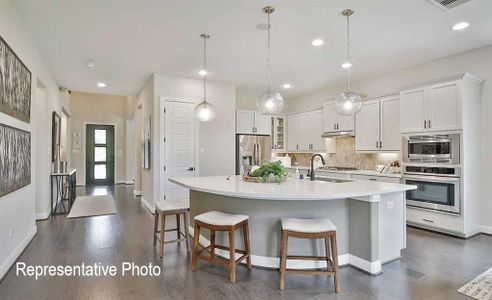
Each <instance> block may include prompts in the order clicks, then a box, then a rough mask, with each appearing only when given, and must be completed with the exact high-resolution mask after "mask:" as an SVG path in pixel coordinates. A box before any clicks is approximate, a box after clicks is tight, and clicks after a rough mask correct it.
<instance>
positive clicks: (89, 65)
mask: <svg viewBox="0 0 492 300" xmlns="http://www.w3.org/2000/svg"><path fill="white" fill-rule="evenodd" d="M85 65H86V66H87V68H91V69H92V68H94V66H95V65H96V64H95V63H94V61H92V60H91V59H89V60H87V61H86V62H85Z"/></svg>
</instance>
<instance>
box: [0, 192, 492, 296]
mask: <svg viewBox="0 0 492 300" xmlns="http://www.w3.org/2000/svg"><path fill="white" fill-rule="evenodd" d="M105 192H108V193H112V194H113V195H114V198H115V202H116V207H117V210H118V214H117V215H111V216H99V217H91V218H80V219H65V216H57V217H56V218H52V219H50V220H47V221H40V222H38V223H37V225H38V234H37V235H36V236H35V238H34V239H33V241H32V242H31V243H30V245H29V246H28V247H27V249H26V250H25V251H24V253H23V254H22V256H21V257H20V258H19V261H22V262H25V263H26V264H30V265H65V264H70V265H78V264H81V263H82V262H85V264H91V263H92V264H94V263H97V262H100V263H101V264H103V265H108V264H115V265H117V266H119V265H120V264H121V262H123V261H129V262H132V261H133V262H135V264H139V265H145V264H147V265H148V263H149V262H151V263H152V264H159V265H161V266H163V269H162V270H163V272H162V274H161V275H160V276H159V277H132V276H125V277H122V276H116V277H98V278H94V277H87V278H81V277H69V278H66V277H65V278H56V277H55V278H50V277H44V278H40V279H38V280H37V281H36V280H34V278H26V277H23V276H19V277H17V276H16V274H15V268H12V269H11V270H10V271H9V273H8V274H7V275H6V276H5V278H4V279H3V280H2V281H1V282H0V299H2V300H3V299H279V298H285V299H469V298H467V297H465V296H463V295H461V294H459V293H458V292H456V290H457V289H458V288H459V287H460V286H462V285H463V284H465V283H467V282H468V281H470V280H472V279H473V278H474V277H475V276H477V275H478V274H480V273H482V272H484V271H485V270H487V269H488V268H490V267H492V237H491V236H487V235H478V236H476V237H473V238H471V239H469V240H463V239H459V238H454V237H450V236H446V235H441V234H437V233H432V232H428V231H423V230H419V229H414V228H409V229H408V245H407V246H408V248H407V249H406V250H405V251H404V252H403V257H402V259H401V260H398V261H394V262H392V263H389V264H387V265H385V266H384V272H383V273H382V274H381V275H380V276H377V277H371V276H369V275H367V274H365V273H362V272H360V271H358V270H356V269H354V268H351V267H344V268H342V269H341V289H342V292H341V293H340V294H335V291H334V287H333V280H332V278H326V277H314V276H313V277H310V276H294V275H291V276H288V277H287V281H286V289H285V290H284V291H280V290H279V289H278V285H279V273H278V272H277V271H275V270H264V269H257V268H254V269H253V270H252V271H251V272H248V271H247V270H246V268H244V267H239V268H238V275H237V283H236V284H230V283H229V280H228V274H229V273H228V271H227V268H225V267H224V268H222V267H214V266H203V264H200V266H201V267H200V268H199V269H198V271H197V272H195V273H192V272H191V271H190V267H189V265H190V256H188V255H187V253H186V251H185V245H184V244H181V245H179V246H178V245H177V244H169V245H166V246H165V254H164V262H162V261H161V260H159V255H158V250H157V248H154V247H153V245H152V229H153V217H152V216H151V215H150V214H149V213H148V211H147V210H146V209H145V208H143V206H141V204H140V201H139V200H138V199H136V198H134V197H133V195H132V187H131V186H124V185H119V186H116V187H114V188H113V187H111V188H105V187H96V188H79V189H78V194H79V195H84V194H98V193H99V194H101V193H105ZM252 247H254V245H252Z"/></svg>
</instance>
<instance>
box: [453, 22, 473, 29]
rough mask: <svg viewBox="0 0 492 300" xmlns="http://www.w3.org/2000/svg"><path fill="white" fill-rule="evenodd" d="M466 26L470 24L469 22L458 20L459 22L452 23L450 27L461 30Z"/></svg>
mask: <svg viewBox="0 0 492 300" xmlns="http://www.w3.org/2000/svg"><path fill="white" fill-rule="evenodd" d="M468 26H470V24H469V23H468V22H459V23H456V24H454V25H453V27H452V28H451V29H453V30H454V31H458V30H463V29H465V28H468Z"/></svg>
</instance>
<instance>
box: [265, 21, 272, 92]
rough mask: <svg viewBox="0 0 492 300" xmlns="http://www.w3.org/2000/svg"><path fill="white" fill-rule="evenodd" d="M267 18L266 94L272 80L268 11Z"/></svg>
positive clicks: (269, 90)
mask: <svg viewBox="0 0 492 300" xmlns="http://www.w3.org/2000/svg"><path fill="white" fill-rule="evenodd" d="M267 16H268V17H267V20H268V22H267V23H268V31H267V32H268V33H267V79H266V81H267V87H268V95H270V93H271V81H272V70H271V68H270V41H271V37H270V27H271V26H270V13H268V14H267Z"/></svg>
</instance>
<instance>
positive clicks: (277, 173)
mask: <svg viewBox="0 0 492 300" xmlns="http://www.w3.org/2000/svg"><path fill="white" fill-rule="evenodd" d="M286 178H287V171H286V170H285V168H284V166H282V163H281V162H280V161H276V162H268V161H264V162H262V163H261V166H260V167H259V168H257V169H255V170H253V171H252V172H251V173H250V174H249V176H245V177H244V178H243V179H244V180H245V181H248V182H262V183H282V182H284V181H285V179H286Z"/></svg>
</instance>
